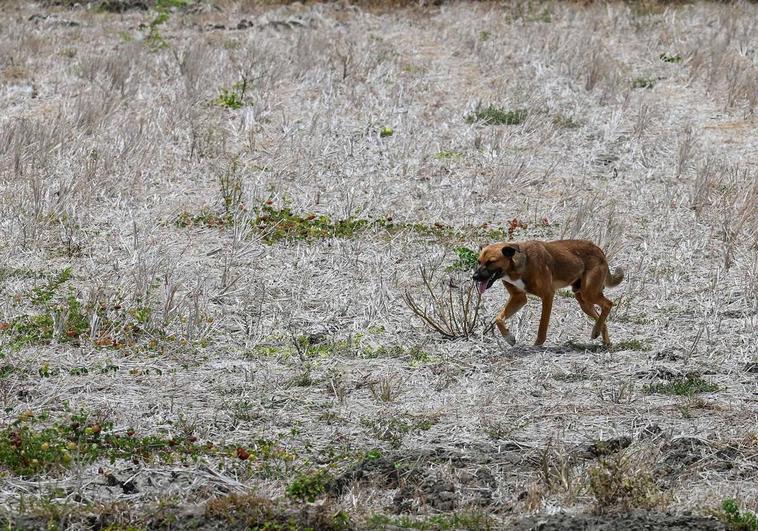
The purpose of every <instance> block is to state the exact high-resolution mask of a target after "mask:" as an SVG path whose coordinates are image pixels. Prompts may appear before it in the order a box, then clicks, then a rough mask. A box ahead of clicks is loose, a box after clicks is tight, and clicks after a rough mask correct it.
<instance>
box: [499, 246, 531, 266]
mask: <svg viewBox="0 0 758 531" xmlns="http://www.w3.org/2000/svg"><path fill="white" fill-rule="evenodd" d="M503 256H505V257H506V258H510V259H511V261H512V262H513V266H514V267H515V268H516V271H518V272H522V271H524V268H526V253H525V252H523V251H522V250H521V248H520V247H519V246H518V245H506V246H505V247H503Z"/></svg>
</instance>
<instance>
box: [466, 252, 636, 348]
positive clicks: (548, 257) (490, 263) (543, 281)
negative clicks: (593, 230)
mask: <svg viewBox="0 0 758 531" xmlns="http://www.w3.org/2000/svg"><path fill="white" fill-rule="evenodd" d="M498 279H503V284H504V285H505V289H506V290H508V293H509V294H510V299H509V300H508V303H507V304H506V305H505V308H503V310H502V311H501V312H500V313H499V314H498V316H497V317H496V318H495V324H496V325H497V327H498V329H499V330H500V333H501V334H503V336H504V337H505V338H506V340H507V341H508V342H509V343H510V344H514V343H515V342H516V340H515V339H514V338H513V336H512V335H511V333H510V332H509V331H508V327H507V326H506V325H505V320H506V319H508V318H509V317H511V316H512V315H513V314H515V313H516V312H517V311H519V310H520V309H521V308H522V307H523V306H524V305H525V304H526V294H527V293H531V294H533V295H537V296H538V297H539V298H540V299H542V316H541V317H540V328H539V331H538V332H537V342H536V343H535V344H536V345H542V344H543V343H544V342H545V339H546V337H547V326H548V323H549V322H550V311H551V310H552V308H553V297H554V296H555V290H557V289H559V288H563V287H566V286H569V285H570V286H571V289H572V290H573V291H574V294H575V295H576V300H577V301H579V306H581V307H582V311H584V313H586V314H587V315H589V316H590V317H592V319H594V320H595V326H594V328H593V329H592V339H595V338H596V337H597V336H599V335H600V334H601V333H602V334H603V343H605V344H606V345H610V343H611V341H610V339H609V338H608V327H607V326H606V325H605V320H606V319H607V318H608V313H609V312H610V311H611V307H612V306H613V303H612V302H611V301H609V300H608V299H606V298H605V296H604V295H603V288H604V287H606V286H608V287H613V286H617V285H618V284H619V283H620V282H621V281H622V280H623V279H624V271H623V270H622V269H621V268H616V271H615V272H614V273H613V274H611V272H610V270H609V269H608V261H607V260H606V258H605V254H603V251H602V250H601V249H600V248H599V247H598V246H597V245H595V244H594V243H592V242H588V241H586V240H558V241H553V242H541V241H536V240H532V241H527V242H521V243H510V242H507V243H493V244H491V245H487V246H486V247H484V248H482V250H481V252H480V253H479V267H478V268H477V270H476V272H475V273H474V280H475V281H476V283H477V287H478V288H479V293H480V294H481V293H484V292H485V291H486V290H487V289H488V288H490V287H491V286H492V284H494V283H495V281H496V280H498ZM596 304H597V305H598V306H600V309H601V311H600V315H598V313H597V310H596V309H595V305H596Z"/></svg>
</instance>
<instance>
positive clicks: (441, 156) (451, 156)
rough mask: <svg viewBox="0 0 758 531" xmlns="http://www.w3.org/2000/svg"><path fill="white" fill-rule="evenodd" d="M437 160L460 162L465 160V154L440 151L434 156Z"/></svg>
mask: <svg viewBox="0 0 758 531" xmlns="http://www.w3.org/2000/svg"><path fill="white" fill-rule="evenodd" d="M434 158H435V159H437V160H460V159H462V158H463V153H461V152H460V151H439V152H437V153H436V154H435V155H434Z"/></svg>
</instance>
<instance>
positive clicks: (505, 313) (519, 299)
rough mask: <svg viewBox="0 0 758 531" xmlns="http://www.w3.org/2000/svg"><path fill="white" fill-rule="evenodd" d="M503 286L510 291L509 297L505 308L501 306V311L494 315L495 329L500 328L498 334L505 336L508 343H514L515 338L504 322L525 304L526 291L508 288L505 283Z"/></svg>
mask: <svg viewBox="0 0 758 531" xmlns="http://www.w3.org/2000/svg"><path fill="white" fill-rule="evenodd" d="M505 287H506V288H508V292H509V293H510V295H511V297H510V298H509V299H508V303H507V304H506V305H505V308H503V309H502V310H501V312H500V313H499V314H497V317H495V325H496V326H497V329H498V330H500V334H501V335H502V336H503V337H504V338H505V340H506V341H507V342H508V343H509V344H511V345H515V344H516V338H515V337H513V334H511V333H510V331H509V330H508V326H507V325H506V324H505V321H506V320H508V319H509V318H510V317H511V316H512V315H513V314H514V313H516V312H517V311H519V310H520V309H521V308H523V307H524V305H525V304H526V293H524V292H523V291H516V290H515V289H511V288H509V286H508V284H506V286H505Z"/></svg>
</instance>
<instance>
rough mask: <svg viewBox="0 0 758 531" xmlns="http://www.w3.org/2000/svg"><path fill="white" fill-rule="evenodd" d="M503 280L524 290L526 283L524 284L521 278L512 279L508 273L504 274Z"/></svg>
mask: <svg viewBox="0 0 758 531" xmlns="http://www.w3.org/2000/svg"><path fill="white" fill-rule="evenodd" d="M503 280H504V281H505V282H507V283H508V284H510V285H511V286H513V287H514V288H516V289H519V290H521V291H526V284H524V281H523V280H521V279H520V278H519V279H518V280H514V279H512V278H511V277H509V276H508V275H504V276H503Z"/></svg>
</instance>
